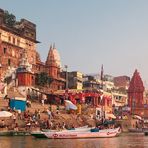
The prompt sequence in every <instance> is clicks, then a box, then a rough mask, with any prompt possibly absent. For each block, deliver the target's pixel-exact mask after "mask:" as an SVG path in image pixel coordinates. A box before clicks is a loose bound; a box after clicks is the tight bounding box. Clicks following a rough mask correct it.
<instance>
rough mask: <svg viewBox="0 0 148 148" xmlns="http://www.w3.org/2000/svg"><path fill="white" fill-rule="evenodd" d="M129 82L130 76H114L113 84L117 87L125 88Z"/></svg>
mask: <svg viewBox="0 0 148 148" xmlns="http://www.w3.org/2000/svg"><path fill="white" fill-rule="evenodd" d="M129 83H130V77H128V76H118V77H114V85H115V87H117V88H118V89H124V90H127V89H128V87H129Z"/></svg>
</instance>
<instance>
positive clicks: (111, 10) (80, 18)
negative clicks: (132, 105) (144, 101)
mask: <svg viewBox="0 0 148 148" xmlns="http://www.w3.org/2000/svg"><path fill="white" fill-rule="evenodd" d="M0 7H1V8H2V9H5V10H8V11H9V12H10V13H13V14H14V15H15V16H16V18H17V20H19V19H20V18H25V19H28V20H30V21H32V22H33V23H35V24H36V25H37V40H39V41H41V43H40V44H38V47H37V50H38V51H39V53H40V54H41V59H42V60H43V61H45V60H46V57H47V53H48V50H49V46H50V44H51V43H54V42H55V44H56V47H57V50H58V51H59V53H60V56H61V62H62V65H68V67H69V70H79V71H81V72H83V73H99V72H100V69H101V64H103V65H104V73H107V74H111V75H113V76H118V75H128V76H132V74H133V72H134V71H135V69H136V68H137V69H138V71H139V72H140V74H141V77H142V79H143V81H144V82H145V81H147V82H148V66H147V65H148V0H42V1H41V0H24V1H20V0H1V1H0Z"/></svg>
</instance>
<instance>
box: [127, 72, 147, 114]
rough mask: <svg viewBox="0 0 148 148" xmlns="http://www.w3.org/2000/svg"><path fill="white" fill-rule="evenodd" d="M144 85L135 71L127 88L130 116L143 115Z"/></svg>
mask: <svg viewBox="0 0 148 148" xmlns="http://www.w3.org/2000/svg"><path fill="white" fill-rule="evenodd" d="M144 89H145V88H144V85H143V82H142V79H141V77H140V74H139V72H138V71H137V70H135V72H134V74H133V77H132V79H131V81H130V84H129V88H128V105H129V107H130V108H131V113H132V114H139V115H142V114H143V109H144V98H143V93H144Z"/></svg>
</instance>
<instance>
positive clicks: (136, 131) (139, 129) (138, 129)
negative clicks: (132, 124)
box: [128, 128, 143, 133]
mask: <svg viewBox="0 0 148 148" xmlns="http://www.w3.org/2000/svg"><path fill="white" fill-rule="evenodd" d="M128 131H129V132H133V133H143V129H142V128H129V129H128Z"/></svg>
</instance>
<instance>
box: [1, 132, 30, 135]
mask: <svg viewBox="0 0 148 148" xmlns="http://www.w3.org/2000/svg"><path fill="white" fill-rule="evenodd" d="M0 136H30V132H26V131H0Z"/></svg>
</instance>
